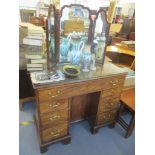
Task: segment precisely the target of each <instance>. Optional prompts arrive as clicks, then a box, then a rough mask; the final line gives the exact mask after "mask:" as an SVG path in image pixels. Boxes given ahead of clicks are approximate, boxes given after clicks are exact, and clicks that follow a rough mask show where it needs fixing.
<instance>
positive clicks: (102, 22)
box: [94, 11, 109, 62]
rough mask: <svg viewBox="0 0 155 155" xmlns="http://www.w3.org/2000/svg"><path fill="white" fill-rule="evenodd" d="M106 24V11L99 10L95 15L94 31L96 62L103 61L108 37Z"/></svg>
mask: <svg viewBox="0 0 155 155" xmlns="http://www.w3.org/2000/svg"><path fill="white" fill-rule="evenodd" d="M108 26H109V25H108V23H107V20H106V13H105V12H104V11H99V12H98V14H97V17H96V24H95V33H94V44H95V56H96V61H97V62H102V61H103V56H104V51H105V48H106V41H107V37H108Z"/></svg>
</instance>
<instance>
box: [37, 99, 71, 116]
mask: <svg viewBox="0 0 155 155" xmlns="http://www.w3.org/2000/svg"><path fill="white" fill-rule="evenodd" d="M38 106H39V110H40V114H44V113H47V112H54V111H58V110H62V109H68V108H69V103H68V99H62V100H54V101H46V102H40V104H39V105H38Z"/></svg>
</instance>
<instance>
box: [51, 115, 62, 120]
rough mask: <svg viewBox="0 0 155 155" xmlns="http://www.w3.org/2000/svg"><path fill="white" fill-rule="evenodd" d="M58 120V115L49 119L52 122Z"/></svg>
mask: <svg viewBox="0 0 155 155" xmlns="http://www.w3.org/2000/svg"><path fill="white" fill-rule="evenodd" d="M58 118H60V115H54V116H52V117H50V118H49V119H50V120H51V121H53V120H55V119H58Z"/></svg>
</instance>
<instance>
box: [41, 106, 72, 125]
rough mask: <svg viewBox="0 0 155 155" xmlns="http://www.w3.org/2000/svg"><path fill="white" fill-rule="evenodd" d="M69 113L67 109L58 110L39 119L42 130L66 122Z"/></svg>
mask: <svg viewBox="0 0 155 155" xmlns="http://www.w3.org/2000/svg"><path fill="white" fill-rule="evenodd" d="M68 115H69V111H68V109H64V110H60V111H58V112H50V113H48V114H46V115H42V116H41V117H40V120H41V126H42V127H43V128H44V127H46V126H50V125H53V124H58V123H60V122H61V123H62V122H64V121H65V122H66V121H68Z"/></svg>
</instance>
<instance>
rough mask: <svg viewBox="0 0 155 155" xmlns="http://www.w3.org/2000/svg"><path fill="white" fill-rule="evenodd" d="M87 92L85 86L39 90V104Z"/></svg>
mask: <svg viewBox="0 0 155 155" xmlns="http://www.w3.org/2000/svg"><path fill="white" fill-rule="evenodd" d="M86 90H87V84H78V85H77V84H74V85H67V86H63V87H55V88H51V89H45V90H40V91H39V92H38V93H39V102H46V101H52V100H55V99H57V98H59V97H69V96H73V95H74V96H76V95H78V94H81V92H85V91H86Z"/></svg>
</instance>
